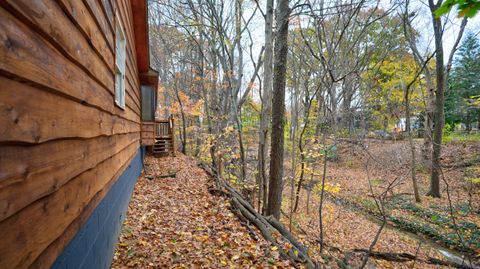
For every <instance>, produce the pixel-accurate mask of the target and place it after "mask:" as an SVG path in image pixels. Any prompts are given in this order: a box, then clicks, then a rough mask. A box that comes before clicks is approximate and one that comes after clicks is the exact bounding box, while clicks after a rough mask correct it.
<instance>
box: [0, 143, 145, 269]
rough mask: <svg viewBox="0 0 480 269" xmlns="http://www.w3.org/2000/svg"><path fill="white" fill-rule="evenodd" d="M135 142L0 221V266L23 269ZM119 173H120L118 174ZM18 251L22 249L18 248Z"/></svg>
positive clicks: (77, 211)
mask: <svg viewBox="0 0 480 269" xmlns="http://www.w3.org/2000/svg"><path fill="white" fill-rule="evenodd" d="M139 145H140V144H139V141H138V140H135V141H134V142H133V143H132V144H131V145H130V146H128V147H127V148H125V149H124V150H123V151H121V152H120V153H118V154H116V155H114V156H112V157H111V158H109V159H108V160H106V161H104V162H102V163H100V164H99V165H98V166H96V167H95V168H94V169H90V170H88V171H86V172H84V173H82V174H81V175H79V176H78V177H76V178H74V179H72V180H70V181H69V182H68V183H67V184H65V185H64V186H63V187H62V188H60V189H59V190H58V191H56V192H54V193H53V194H51V195H49V196H47V197H44V198H43V199H40V200H38V201H36V202H35V203H33V204H31V205H29V206H28V207H26V208H24V209H23V210H22V211H20V212H18V213H17V214H15V215H13V216H11V217H9V218H8V219H6V220H4V221H3V222H0V231H2V234H3V237H2V244H0V268H26V267H28V266H30V265H31V264H32V263H33V262H34V261H35V259H36V258H37V257H38V256H39V255H40V254H41V253H42V252H43V251H44V250H45V249H46V248H47V247H48V246H49V245H50V244H51V243H52V242H53V241H55V240H56V239H57V238H58V237H59V236H61V235H62V234H63V233H64V232H65V230H66V229H67V228H68V226H69V225H70V224H71V223H72V222H73V221H74V220H75V219H76V218H77V217H78V216H79V215H80V214H81V213H82V211H83V209H84V208H85V207H86V206H87V205H88V204H89V202H90V201H91V200H92V198H94V196H95V194H96V193H98V192H99V191H101V190H102V189H103V188H105V186H108V183H109V182H110V181H111V180H116V177H118V175H119V173H118V172H119V169H120V167H122V166H123V165H124V164H125V163H126V162H127V161H128V160H129V159H130V158H131V157H132V156H133V155H134V154H135V153H136V152H137V150H138V148H139ZM120 174H121V173H120ZM19 250H22V251H19Z"/></svg>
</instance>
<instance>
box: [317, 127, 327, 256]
mask: <svg viewBox="0 0 480 269" xmlns="http://www.w3.org/2000/svg"><path fill="white" fill-rule="evenodd" d="M326 140H327V132H326V130H324V133H323V139H322V141H323V142H322V143H323V154H324V156H323V175H322V189H321V191H320V205H319V206H318V218H319V219H318V221H319V224H320V236H319V237H320V238H319V240H320V254H321V253H322V252H323V200H324V196H325V180H326V178H327V141H326Z"/></svg>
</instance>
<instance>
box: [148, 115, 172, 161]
mask: <svg viewBox="0 0 480 269" xmlns="http://www.w3.org/2000/svg"><path fill="white" fill-rule="evenodd" d="M174 130H175V119H174V118H173V116H170V117H169V118H168V119H166V120H156V121H155V144H154V145H153V154H155V155H160V154H165V153H167V154H168V153H170V154H172V155H173V156H175V150H176V149H175V135H174Z"/></svg>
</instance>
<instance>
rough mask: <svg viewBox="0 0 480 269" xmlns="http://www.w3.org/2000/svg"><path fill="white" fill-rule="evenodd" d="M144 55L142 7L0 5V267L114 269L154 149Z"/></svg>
mask: <svg viewBox="0 0 480 269" xmlns="http://www.w3.org/2000/svg"><path fill="white" fill-rule="evenodd" d="M148 48H149V45H148V24H147V5H146V0H83V1H81V0H34V1H31V0H5V1H1V2H0V268H5V269H7V268H50V267H53V268H94V269H95V268H109V267H110V263H111V260H112V256H113V251H114V248H115V244H116V241H117V237H118V234H119V231H120V228H121V225H122V222H123V219H124V217H125V212H126V209H127V205H128V202H129V199H130V196H131V193H132V190H133V186H134V184H135V182H136V180H137V178H138V176H139V174H140V172H141V169H142V166H143V157H144V155H145V146H147V145H153V143H154V130H153V125H152V124H153V123H151V122H153V121H154V120H155V117H154V116H155V115H154V111H155V107H156V89H157V83H158V76H157V72H155V71H154V70H152V69H150V67H149V49H148ZM149 122H150V123H149ZM142 130H143V132H142Z"/></svg>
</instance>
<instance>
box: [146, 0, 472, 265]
mask: <svg viewBox="0 0 480 269" xmlns="http://www.w3.org/2000/svg"><path fill="white" fill-rule="evenodd" d="M479 8H480V4H479V2H478V1H476V0H470V1H455V0H453V1H452V0H447V1H445V2H442V0H438V1H435V0H428V1H420V0H402V1H395V0H394V1H380V0H310V1H300V0H299V1H288V0H277V1H274V0H262V1H260V0H232V1H224V0H182V1H178V0H149V31H150V53H151V63H152V66H153V67H154V68H155V69H156V70H158V72H159V76H160V85H159V88H158V96H159V109H158V110H157V112H156V113H157V117H159V118H167V117H169V116H170V115H173V117H175V119H176V120H177V121H176V122H177V125H176V130H175V135H176V137H177V140H178V141H179V146H178V148H179V150H180V151H181V152H182V153H183V154H186V155H188V156H191V157H194V158H196V159H197V160H199V162H202V163H204V164H206V165H208V166H209V167H210V168H211V170H213V171H214V172H215V174H216V175H217V176H218V177H219V178H222V180H224V181H225V182H227V183H228V184H227V183H226V184H227V185H228V186H234V187H235V188H236V189H237V190H238V192H239V193H240V194H242V196H243V197H244V198H245V200H247V201H248V202H249V204H250V205H251V207H252V208H253V209H254V210H255V211H256V212H257V213H258V215H262V216H265V217H268V216H273V218H274V219H276V220H280V221H281V223H283V225H285V227H287V229H288V231H289V233H291V234H292V235H294V236H295V237H296V238H297V239H298V240H299V241H301V242H302V244H304V245H306V246H308V249H303V250H302V249H301V248H299V249H300V250H301V251H302V252H303V251H304V252H305V253H304V254H305V255H307V256H309V257H308V259H311V260H312V261H314V262H315V263H320V264H324V265H327V267H329V268H330V267H333V268H350V267H352V268H375V267H378V268H414V267H416V268H439V267H442V268H443V267H445V268H447V267H453V268H477V266H480V229H479V226H480V130H479V129H480V75H479V74H480V37H479V34H480V21H479V17H480V16H479V15H477V10H478V9H479ZM240 207H242V206H240ZM257 213H255V214H253V215H255V216H257V215H256V214H257ZM272 225H274V224H272ZM297 239H295V240H297ZM286 249H287V250H288V246H287V247H286ZM295 251H297V250H295ZM286 252H288V251H286ZM287 256H288V255H287ZM372 259H373V260H372ZM271 264H272V265H275V261H272V262H271ZM307 265H308V263H307ZM307 267H308V266H307Z"/></svg>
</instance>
